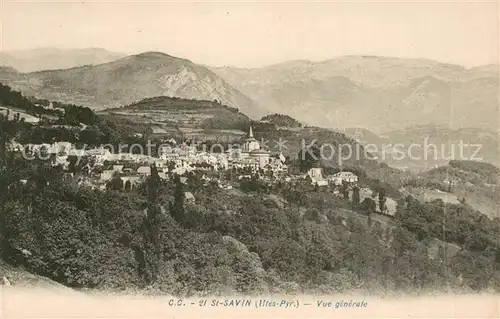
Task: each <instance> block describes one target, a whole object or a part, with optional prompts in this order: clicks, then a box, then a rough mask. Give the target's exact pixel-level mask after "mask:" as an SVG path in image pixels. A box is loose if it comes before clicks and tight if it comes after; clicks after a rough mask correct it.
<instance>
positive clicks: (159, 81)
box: [0, 52, 258, 115]
mask: <svg viewBox="0 0 500 319" xmlns="http://www.w3.org/2000/svg"><path fill="white" fill-rule="evenodd" d="M0 81H3V82H6V83H7V84H9V85H10V86H11V87H13V88H15V89H17V90H20V91H22V92H23V93H24V94H25V95H36V96H38V97H41V98H46V99H50V100H56V101H62V102H67V103H75V104H81V105H85V106H89V107H92V108H95V109H104V108H110V107H117V106H121V105H126V104H131V103H134V102H138V101H140V100H142V99H144V98H149V97H156V96H170V97H180V98H189V99H199V100H210V101H213V100H217V101H219V102H221V103H222V104H225V105H228V106H231V107H236V108H238V109H240V110H241V111H242V112H245V113H246V114H248V115H252V114H254V113H255V111H256V110H258V106H257V105H256V104H255V103H254V102H253V101H252V100H251V99H249V98H248V97H247V96H245V95H243V94H242V93H241V92H239V91H238V90H237V89H235V88H233V87H232V86H230V85H229V84H227V83H226V82H225V81H224V80H223V79H221V78H220V77H219V76H217V75H216V74H215V73H213V72H212V71H210V70H209V69H207V68H205V67H203V66H200V65H197V64H195V63H193V62H191V61H189V60H186V59H180V58H175V57H172V56H169V55H167V54H164V53H160V52H146V53H141V54H137V55H131V56H127V57H125V58H121V59H118V60H116V61H112V62H108V63H104V64H99V65H95V66H92V65H89V66H82V67H76V68H71V69H64V70H49V71H39V72H31V73H15V72H13V70H12V69H6V68H4V69H3V72H2V70H0Z"/></svg>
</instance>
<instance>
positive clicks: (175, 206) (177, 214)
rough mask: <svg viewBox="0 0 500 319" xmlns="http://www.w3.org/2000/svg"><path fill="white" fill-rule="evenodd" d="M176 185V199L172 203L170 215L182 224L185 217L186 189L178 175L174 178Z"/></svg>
mask: <svg viewBox="0 0 500 319" xmlns="http://www.w3.org/2000/svg"><path fill="white" fill-rule="evenodd" d="M174 183H175V190H174V199H173V201H172V202H170V214H171V215H172V217H173V218H174V220H175V221H177V222H178V223H181V222H182V219H183V217H184V187H183V185H182V182H181V177H180V176H179V175H178V174H176V175H175V177H174Z"/></svg>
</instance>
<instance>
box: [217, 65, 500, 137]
mask: <svg viewBox="0 0 500 319" xmlns="http://www.w3.org/2000/svg"><path fill="white" fill-rule="evenodd" d="M212 70H213V71H214V72H216V73H217V74H219V75H220V76H221V77H223V78H224V79H225V80H226V81H227V82H228V83H230V84H231V85H233V86H234V87H236V88H237V89H239V90H240V91H241V92H243V93H244V94H246V95H248V96H251V97H252V98H253V99H254V100H255V101H256V102H257V103H259V104H260V105H263V106H265V107H266V109H267V110H269V112H273V113H274V112H277V113H286V114H288V115H290V116H293V117H295V118H297V119H299V120H301V121H303V122H307V123H310V124H314V125H320V126H324V127H332V128H348V127H364V128H368V129H370V130H373V131H376V132H383V131H390V130H396V129H401V128H404V127H407V126H411V125H421V124H429V123H433V124H437V125H448V126H450V127H452V128H463V127H483V128H488V129H491V130H497V129H498V127H499V125H498V124H499V123H498V84H499V81H498V71H499V68H498V66H497V65H488V66H484V67H478V68H472V69H466V68H463V67H461V66H457V65H451V64H444V63H439V62H436V61H430V60H416V59H400V58H388V57H374V56H346V57H340V58H337V59H333V60H327V61H322V62H311V61H290V62H285V63H281V64H277V65H272V66H268V67H264V68H259V69H238V68H227V67H224V68H212Z"/></svg>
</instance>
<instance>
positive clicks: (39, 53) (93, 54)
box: [0, 48, 126, 72]
mask: <svg viewBox="0 0 500 319" xmlns="http://www.w3.org/2000/svg"><path fill="white" fill-rule="evenodd" d="M125 56H126V55H125V54H123V53H117V52H110V51H107V50H105V49H101V48H87V49H66V50H63V49H55V48H39V49H33V50H23V51H4V52H0V66H7V67H12V68H14V69H16V70H18V71H20V72H35V71H42V70H55V69H68V68H74V67H78V66H84V65H96V64H101V63H106V62H111V61H114V60H117V59H119V58H123V57H125Z"/></svg>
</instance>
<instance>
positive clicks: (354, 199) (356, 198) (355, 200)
mask: <svg viewBox="0 0 500 319" xmlns="http://www.w3.org/2000/svg"><path fill="white" fill-rule="evenodd" d="M360 200H361V199H360V196H359V187H358V186H354V188H353V189H352V203H353V204H354V205H359V203H360Z"/></svg>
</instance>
